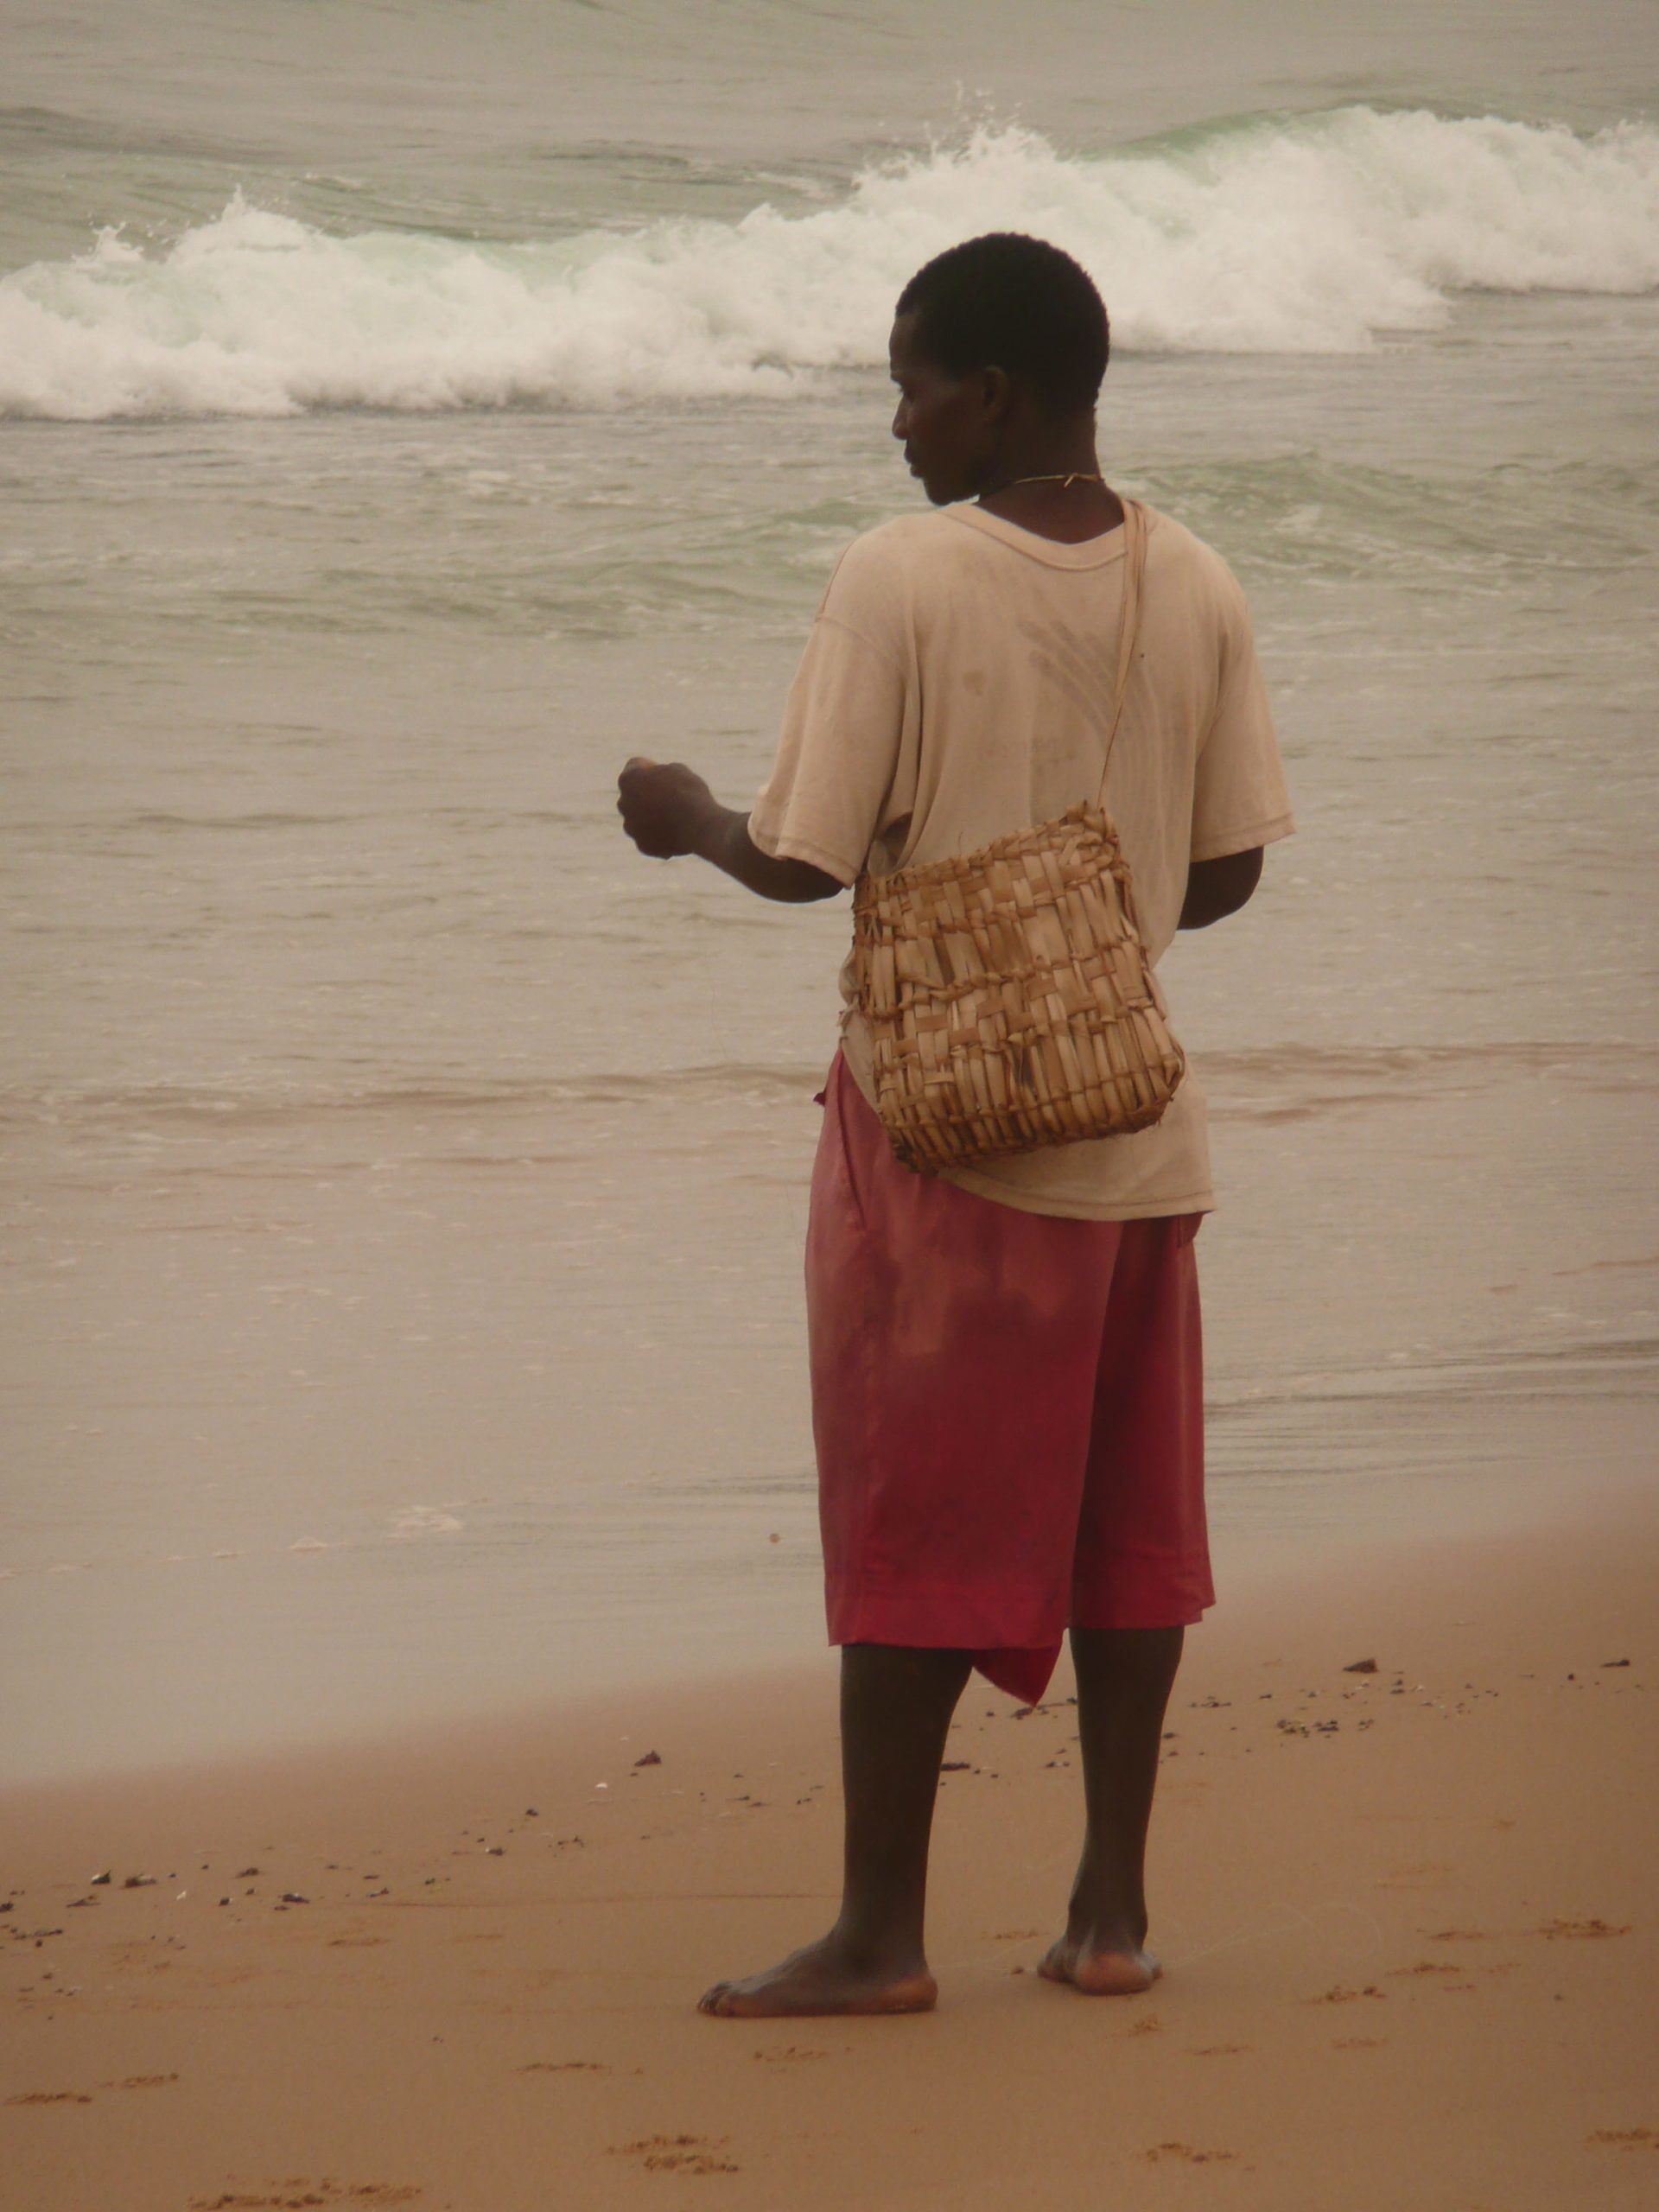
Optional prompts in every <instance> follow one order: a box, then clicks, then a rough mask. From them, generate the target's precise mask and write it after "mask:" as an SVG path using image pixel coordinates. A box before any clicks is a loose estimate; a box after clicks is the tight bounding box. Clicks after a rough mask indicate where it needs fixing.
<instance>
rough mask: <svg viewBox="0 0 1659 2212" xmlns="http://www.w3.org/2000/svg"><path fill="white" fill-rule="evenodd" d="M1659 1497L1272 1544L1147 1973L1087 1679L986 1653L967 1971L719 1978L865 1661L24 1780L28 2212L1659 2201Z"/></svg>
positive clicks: (1207, 1738)
mask: <svg viewBox="0 0 1659 2212" xmlns="http://www.w3.org/2000/svg"><path fill="white" fill-rule="evenodd" d="M1656 1534H1659V1508H1656V1504H1655V1503H1654V1501H1653V1498H1652V1497H1651V1494H1650V1492H1649V1493H1648V1494H1645V1495H1643V1494H1639V1493H1638V1494H1630V1493H1626V1494H1624V1495H1623V1496H1622V1497H1619V1498H1618V1499H1617V1500H1615V1501H1611V1502H1607V1503H1601V1504H1594V1503H1592V1504H1587V1505H1586V1506H1585V1507H1584V1508H1583V1510H1582V1513H1581V1516H1580V1519H1579V1520H1578V1521H1577V1522H1575V1523H1573V1525H1572V1526H1570V1527H1556V1528H1554V1529H1550V1530H1548V1532H1545V1533H1536V1532H1535V1533H1528V1534H1516V1535H1510V1536H1506V1537H1503V1538H1501V1539H1494V1538H1493V1537H1492V1536H1491V1535H1485V1536H1481V1537H1473V1536H1471V1537H1466V1538H1462V1539H1459V1540H1458V1541H1452V1542H1446V1543H1443V1544H1440V1545H1438V1546H1437V1547H1435V1548H1433V1550H1432V1551H1427V1552H1424V1553H1421V1554H1412V1553H1409V1552H1407V1551H1403V1550H1399V1549H1395V1550H1392V1551H1389V1552H1387V1553H1381V1552H1379V1553H1378V1554H1375V1555H1374V1556H1373V1557H1371V1558H1370V1560H1367V1561H1364V1562H1363V1563H1362V1564H1357V1565H1356V1564H1350V1565H1346V1566H1344V1567H1340V1568H1339V1569H1337V1570H1334V1571H1327V1572H1325V1573H1318V1574H1316V1573H1313V1572H1312V1571H1311V1570H1310V1568H1309V1567H1308V1566H1307V1564H1306V1556H1305V1557H1304V1563H1303V1564H1302V1565H1301V1566H1300V1567H1297V1568H1295V1569H1294V1571H1293V1570H1292V1569H1289V1568H1284V1567H1281V1569H1280V1570H1278V1571H1276V1572H1274V1573H1267V1572H1262V1573H1256V1574H1254V1575H1252V1576H1249V1577H1245V1578H1240V1579H1239V1580H1238V1582H1237V1585H1236V1587H1235V1588H1234V1589H1232V1590H1231V1591H1230V1592H1228V1593H1227V1594H1226V1599H1225V1602H1224V1605H1223V1606H1222V1607H1221V1609H1220V1610H1219V1611H1218V1612H1217V1615H1216V1617H1215V1618H1214V1619H1213V1621H1212V1622H1211V1624H1208V1625H1206V1626H1205V1628H1203V1629H1202V1630H1198V1631H1196V1632H1195V1633H1194V1635H1193V1637H1192V1640H1191V1643H1190V1645H1189V1657H1188V1661H1187V1664H1186V1667H1185V1669H1184V1672H1183V1675H1182V1677H1181V1679H1180V1681H1179V1683H1178V1684H1177V1688H1176V1693H1175V1698H1174V1701H1173V1707H1172V1710H1171V1713H1170V1716H1169V1727H1170V1730H1171V1731H1172V1733H1171V1735H1170V1737H1169V1738H1168V1740H1167V1742H1166V1755H1167V1764H1166V1771H1165V1775H1164V1779H1163V1783H1162V1790H1161V1797H1160V1813H1159V1817H1158V1821H1157V1826H1156V1829H1155V1833H1154V1856H1153V1867H1152V1893H1153V1909H1154V1929H1153V1941H1154V1948H1157V1949H1158V1950H1159V1951H1160V1954H1161V1955H1162V1957H1163V1959H1164V1961H1165V1963H1166V1975H1165V1978H1164V1979H1163V1980H1161V1981H1160V1983H1158V1984H1157V1985H1156V1986H1155V1987H1154V1989H1153V1990H1152V1991H1151V1992H1150V1993H1148V1994H1147V1995H1146V1996H1143V1997H1139V1998H1134V1999H1104V2000H1092V2001H1091V2000H1090V1999H1084V1998H1082V1997H1079V1996H1077V1994H1076V1993H1072V1992H1071V1991H1068V1990H1062V1989H1057V1988H1055V1987H1052V1986H1050V1985H1049V1984H1047V1983H1046V1982H1044V1981H1042V1980H1039V1979H1038V1977H1037V1976H1036V1974H1035V1973H1034V1971H1033V1969H1034V1967H1035V1965H1036V1961H1037V1960H1038V1957H1039V1955H1040V1953H1041V1950H1042V1948H1043V1947H1044V1945H1045V1944H1046V1942H1047V1941H1048V1940H1049V1938H1050V1937H1051V1936H1052V1934H1053V1933H1054V1932H1055V1931H1056V1929H1058V1924H1059V1918H1060V1915H1061V1913H1062V1911H1063V1909H1064V1903H1065V1891H1066V1886H1067V1882H1068V1878H1069V1875H1070V1872H1071V1860H1072V1858H1073V1854H1074V1851H1075V1847H1076V1838H1077V1775H1076V1771H1075V1769H1076V1751H1075V1746H1074V1742H1073V1734H1074V1727H1073V1714H1072V1712H1071V1706H1070V1704H1069V1703H1068V1702H1067V1699H1068V1696H1069V1692H1070V1683H1069V1681H1066V1680H1063V1679H1062V1680H1058V1681H1057V1682H1056V1685H1055V1688H1054V1694H1053V1697H1052V1700H1051V1701H1050V1702H1049V1703H1047V1704H1046V1705H1045V1706H1043V1707H1039V1709H1038V1710H1036V1711H1035V1712H1031V1713H1023V1714H1021V1713H1018V1712H1016V1710H1015V1709H1014V1707H1011V1706H1010V1705H1009V1704H1008V1703H1007V1701H1006V1700H1003V1699H1002V1698H1001V1697H1000V1696H998V1695H997V1694H995V1693H993V1692H990V1691H988V1690H987V1689H985V1688H984V1687H983V1686H982V1685H981V1684H979V1683H977V1682H976V1683H975V1684H974V1685H973V1686H972V1687H971V1688H970V1689H969V1694H968V1695H967V1697H966V1698H965V1699H964V1700H963V1707H962V1709H961V1713H960V1714H959V1717H958V1720H957V1728H956V1731H955V1733H954V1736H953V1738H952V1742H951V1745H950V1751H949V1754H948V1757H949V1759H950V1762H951V1763H952V1764H951V1766H950V1770H949V1771H947V1773H946V1775H945V1776H944V1781H943V1783H942V1799H941V1804H940V1808H939V1817H938V1830H937V1843H936V1851H935V1866H934V1878H933V1906H932V1911H931V1923H930V1954H931V1962H932V1965H933V1967H934V1969H935V1971H936V1973H937V1974H938V1978H939V1981H940V1984H941V2001H940V2006H939V2010H938V2012H937V2013H935V2014H933V2015H931V2016H930V2017H927V2018H909V2019H885V2020H873V2021H838V2020H803V2021H795V2022H778V2023H749V2022H733V2021H717V2020H709V2019H706V2018H702V2017H701V2016H700V2015H698V2014H697V2012H696V2011H695V2009H694V2004H695V1999H696V1996H697V1994H698V1993H699V1992H700V1991H701V1990H702V1987H703V1986H705V1985H706V1984H707V1983H708V1982H709V1981H711V1980H715V1979H716V1978H718V1977H720V1976H721V1975H723V1974H729V1973H732V1972H741V1971H745V1970H748V1969H751V1968H753V1967H758V1966H760V1965H763V1964H765V1963H766V1962H768V1961H770V1960H771V1959H772V1958H774V1957H776V1956H777V1955H779V1953H780V1952H781V1951H782V1950H784V1949H785V1948H788V1947H790V1946H791V1945H792V1944H794V1943H795V1942H799V1941H802V1940H804V1939H805V1938H807V1937H808V1936H812V1935H816V1934H817V1933H818V1932H820V1931H821V1929H822V1928H823V1926H824V1924H826V1922H827V1919H828V1917H829V1914H830V1912H831V1911H832V1910H833V1900H834V1894H835V1889H836V1871H837V1853H838V1842H839V1838H838V1831H837V1798H836V1732H835V1711H834V1671H833V1668H832V1666H831V1665H830V1664H829V1662H828V1661H827V1660H826V1661H824V1662H820V1663H818V1664H817V1665H814V1666H812V1667H810V1668H809V1669H804V1670H797V1671H795V1672H794V1673H792V1674H788V1675H779V1674H773V1675H770V1676H767V1677H753V1678H745V1679H741V1680H734V1681H732V1682H731V1683H730V1684H729V1685H728V1688H726V1689H725V1690H724V1691H723V1692H721V1693H719V1694H711V1693H699V1694H698V1695H697V1696H696V1698H695V1700H693V1699H690V1698H689V1697H688V1696H686V1695H685V1694H676V1693H675V1692H674V1691H673V1690H672V1689H658V1690H653V1691H639V1690H633V1691H630V1692H629V1693H628V1694H626V1696H624V1695H621V1694H619V1695H618V1696H616V1697H615V1698H613V1700H611V1701H610V1702H608V1703H607V1704H589V1705H588V1706H587V1707H584V1708H583V1710H582V1713H581V1715H580V1717H579V1718H575V1719H573V1718H571V1717H570V1716H569V1714H565V1715H563V1716H544V1717H543V1716H536V1715H523V1714H520V1715H515V1716H512V1717H511V1718H509V1719H503V1720H501V1721H499V1722H498V1723H496V1724H494V1725H493V1726H490V1727H488V1728H471V1729H468V1730H467V1731H465V1732H454V1733H451V1734H448V1735H445V1736H438V1735H429V1736H426V1737H424V1738H417V1737H414V1736H409V1737H404V1738H397V1739H392V1738H382V1739H380V1740H379V1741H378V1742H376V1743H374V1744H372V1745H361V1746H359V1747H357V1748H355V1749H353V1751H350V1752H339V1751H331V1752H329V1753H327V1754H326V1755H325V1754H322V1753H317V1752H313V1753H309V1754H308V1755H306V1756H305V1757H304V1758H289V1759H286V1760H284V1761H283V1762H281V1763H277V1762H270V1763H267V1764H264V1765H262V1766H238V1767H235V1768H232V1767H228V1766H220V1767H218V1768H213V1769H200V1770H172V1771H170V1772H168V1773H166V1774H159V1775H153V1776H150V1777H143V1778H137V1779H135V1778H129V1777H123V1778H120V1779H118V1780H113V1781H106V1782H105V1783H99V1784H92V1783H75V1784H73V1785H68V1784H60V1785H58V1786H56V1787H54V1788H51V1789H45V1788H35V1789H30V1790H29V1791H26V1792H16V1793H13V1794H12V1795H11V1796H10V1797H8V1798H7V1799H5V1800H3V1801H0V1815H3V1837H4V1843H3V1866H0V1890H3V1891H4V1892H5V1895H4V1897H3V1904H4V1906H5V1907H6V1908H7V1909H6V1910H3V1911H0V1959H3V1995H0V2140H3V2145H4V2150H3V2158H4V2165H5V2170H6V2173H7V2177H8V2178H7V2184H6V2190H5V2198H6V2202H7V2205H8V2207H9V2212H80V2208H83V2207H85V2208H92V2207H94V2206H96V2207H99V2208H102V2207H106V2206H107V2207H111V2208H113V2207H117V2206H118V2207H119V2208H121V2212H205V2209H206V2208H209V2207H213V2208H224V2209H225V2212H228V2208H231V2207H238V2208H240V2207H250V2208H251V2207H260V2208H264V2207H274V2206H312V2205H322V2206H330V2205H359V2206H372V2205H381V2206H390V2205H410V2206H414V2207H418V2208H420V2212H439V2208H453V2212H519V2209H520V2208H523V2212H531V2208H536V2212H543V2208H545V2207H547V2206H549V2205H571V2206H581V2207H584V2208H587V2207H608V2206H613V2205H614V2206H618V2207H627V2206H632V2205H634V2204H636V2203H637V2204H639V2205H648V2204H659V2205H664V2206H670V2207H671V2206H674V2205H677V2204H694V2203H695V2204H721V2205H726V2206H731V2207H734V2208H736V2207H744V2208H747V2207H753V2208H766V2212H776V2208H778V2207H780V2206H784V2205H789V2206H806V2207H812V2206H847V2207H859V2208H880V2212H921V2208H928V2212H932V2209H933V2208H938V2212H945V2209H946V2208H950V2212H956V2208H970V2209H973V2208H981V2207H983V2208H985V2209H986V2212H990V2208H992V2207H995V2208H996V2212H1007V2208H1008V2207H1010V2206H1021V2205H1024V2204H1027V2203H1030V2204H1035V2203H1039V2202H1055V2203H1062V2204H1091V2205H1092V2204H1095V2203H1107V2202H1112V2203H1121V2204H1123V2205H1125V2206H1135V2207H1148V2206H1163V2205H1169V2206H1172V2207H1185V2206H1187V2205H1194V2206H1198V2205H1205V2206H1208V2205H1217V2206H1225V2207H1237V2208H1242V2209H1243V2212H1259V2209H1260V2208H1262V2207H1265V2206H1268V2205H1271V2206H1272V2207H1273V2208H1274V2212H1300V2208H1306V2212H1331V2208H1332V2207H1333V2206H1336V2205H1340V2206H1341V2207H1343V2208H1344V2212H1398V2208H1400V2207H1402V2206H1403V2205H1410V2206H1412V2207H1413V2208H1414V2212H1529V2208H1536V2212H1545V2208H1548V2212H1560V2208H1562V2207H1566V2206H1580V2205H1584V2206H1587V2205H1592V2204H1593V2205H1595V2206H1596V2207H1597V2208H1598V2209H1599V2212H1613V2209H1614V2208H1618V2207H1622V2206H1624V2205H1630V2206H1635V2205H1637V2204H1643V2205H1645V2204H1648V2203H1650V2202H1653V2194H1652V2193H1653V2191H1654V2190H1655V2187H1656V2182H1659V2094H1656V2090H1655V2088H1654V2084H1655V2082H1656V2080H1659V2065H1656V2056H1659V2052H1656V2043H1659V2036H1656V2030H1655V2016H1654V2012H1653V2006H1652V2002H1651V1998H1652V1992H1653V1989H1654V1988H1655V1986H1659V1934H1656V1930H1659V1910H1656V1905H1659V1899H1656V1895H1655V1878H1654V1872H1653V1853H1652V1838H1653V1834H1654V1833H1655V1827H1656V1814H1659V1806H1656V1797H1659V1786H1656V1783H1659V1777H1656V1765H1659V1763H1656V1760H1655V1758H1654V1756H1653V1748H1654V1693H1655V1689H1656V1688H1659V1681H1656V1674H1655V1665H1654V1661H1655V1653H1654V1649H1653V1632H1654V1630H1653V1624H1654V1602H1653V1597H1652V1588H1653V1581H1654V1574H1653V1567H1654V1560H1655V1552H1656V1545H1655V1537H1656ZM1370 1661H1374V1662H1375V1671H1371V1670H1370V1668H1369V1667H1368V1668H1366V1669H1365V1670H1364V1671H1356V1669H1357V1668H1358V1666H1359V1665H1360V1662H1370ZM652 1754H655V1755H656V1756H655V1757H654V1758H653V1757H652ZM105 1873H107V1875H108V1879H107V1880H99V1879H98V1877H99V1876H101V1875H104V1874H105ZM223 1900H228V1902H223Z"/></svg>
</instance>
